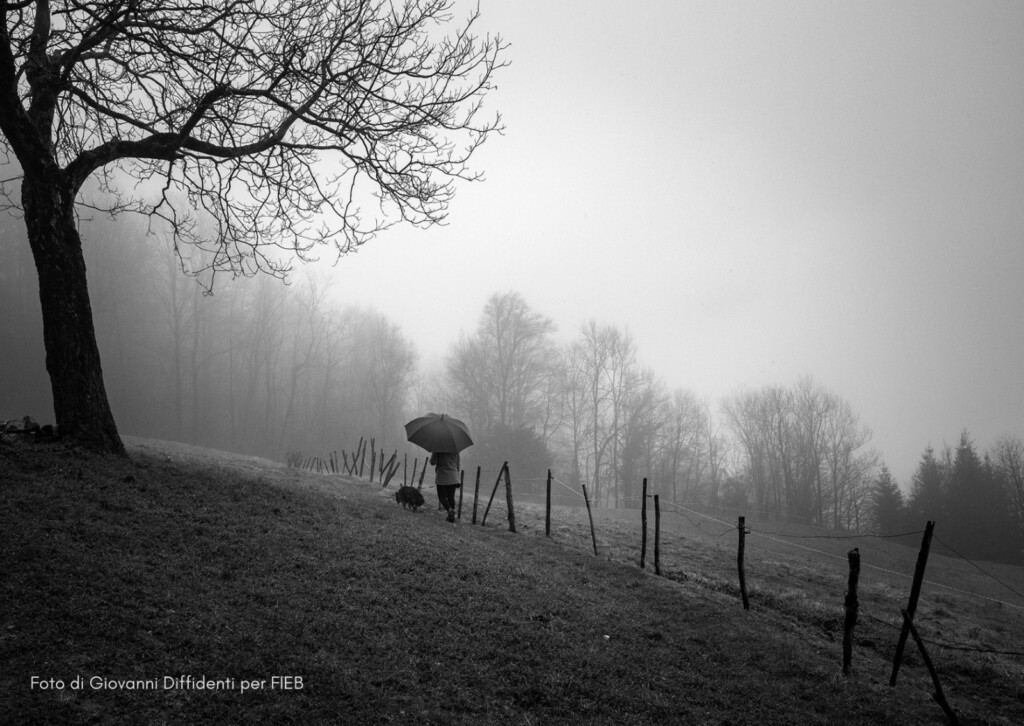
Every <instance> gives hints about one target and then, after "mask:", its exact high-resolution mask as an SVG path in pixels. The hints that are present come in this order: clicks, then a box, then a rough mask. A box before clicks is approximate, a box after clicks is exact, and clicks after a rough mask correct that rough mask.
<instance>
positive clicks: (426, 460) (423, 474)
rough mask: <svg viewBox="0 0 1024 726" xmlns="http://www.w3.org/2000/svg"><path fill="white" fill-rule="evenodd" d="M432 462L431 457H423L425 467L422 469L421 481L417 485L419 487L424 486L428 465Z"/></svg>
mask: <svg viewBox="0 0 1024 726" xmlns="http://www.w3.org/2000/svg"><path fill="white" fill-rule="evenodd" d="M429 463H430V457H429V456H427V457H425V458H424V459H423V468H422V469H421V470H420V483H419V485H418V486H417V487H416V488H417V489H422V488H423V477H425V476H426V475H427V465H428V464H429Z"/></svg>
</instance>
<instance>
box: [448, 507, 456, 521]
mask: <svg viewBox="0 0 1024 726" xmlns="http://www.w3.org/2000/svg"><path fill="white" fill-rule="evenodd" d="M448 521H449V522H455V510H454V509H449V510H448Z"/></svg>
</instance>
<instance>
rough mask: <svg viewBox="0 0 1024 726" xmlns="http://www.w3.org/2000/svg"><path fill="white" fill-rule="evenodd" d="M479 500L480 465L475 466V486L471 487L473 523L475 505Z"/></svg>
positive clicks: (474, 520) (474, 519)
mask: <svg viewBox="0 0 1024 726" xmlns="http://www.w3.org/2000/svg"><path fill="white" fill-rule="evenodd" d="M479 501H480V467H479V466H478V467H477V468H476V486H475V487H474V488H473V524H476V505H477V503H478V502H479Z"/></svg>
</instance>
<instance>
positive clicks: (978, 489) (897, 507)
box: [873, 431, 1024, 563]
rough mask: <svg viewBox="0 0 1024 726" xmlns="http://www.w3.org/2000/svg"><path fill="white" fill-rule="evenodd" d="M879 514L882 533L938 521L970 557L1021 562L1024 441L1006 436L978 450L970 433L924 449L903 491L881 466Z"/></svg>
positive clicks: (876, 493)
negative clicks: (953, 443)
mask: <svg viewBox="0 0 1024 726" xmlns="http://www.w3.org/2000/svg"><path fill="white" fill-rule="evenodd" d="M873 507H874V519H875V522H876V526H877V531H878V533H879V534H883V535H893V534H899V533H901V532H906V531H912V530H917V529H920V528H921V526H922V525H923V523H924V522H926V521H928V520H933V521H937V522H938V524H937V525H936V532H937V533H938V534H939V535H940V536H941V539H942V541H943V542H944V543H946V544H948V546H949V547H952V548H953V549H954V550H956V552H958V553H960V554H962V555H963V556H965V557H971V558H977V559H987V560H999V561H1003V562H1014V563H1020V562H1021V552H1022V548H1024V442H1022V441H1021V439H1019V438H1015V437H1011V436H1004V437H1002V438H1000V439H999V440H998V441H997V442H996V443H995V445H994V446H993V447H992V449H990V450H989V451H988V452H986V453H985V454H984V455H979V454H978V451H977V449H976V448H975V445H974V442H973V441H972V440H971V438H970V435H969V434H968V433H967V432H966V431H965V432H963V433H962V434H961V435H960V441H959V443H958V444H957V446H956V448H955V449H953V448H951V447H948V446H947V447H945V448H944V449H943V450H942V452H941V453H939V454H936V452H935V450H934V449H933V448H932V447H931V446H929V447H927V448H926V449H925V451H924V453H923V454H922V455H921V461H920V462H919V463H918V466H917V470H916V471H915V472H914V476H913V479H912V481H911V488H910V493H909V495H907V496H904V495H903V492H902V491H901V490H900V488H899V486H898V485H897V483H896V482H895V480H894V479H893V478H892V475H891V474H890V472H889V470H888V469H887V468H886V467H884V466H883V467H882V468H881V470H880V472H879V473H878V475H877V477H876V479H875V482H874V485H873Z"/></svg>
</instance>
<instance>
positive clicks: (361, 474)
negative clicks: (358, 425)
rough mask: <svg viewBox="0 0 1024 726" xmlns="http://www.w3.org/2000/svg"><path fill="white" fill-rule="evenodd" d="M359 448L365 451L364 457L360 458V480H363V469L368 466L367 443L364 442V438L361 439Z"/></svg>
mask: <svg viewBox="0 0 1024 726" xmlns="http://www.w3.org/2000/svg"><path fill="white" fill-rule="evenodd" d="M359 446H360V448H362V450H363V454H362V456H361V457H360V458H359V478H360V479H362V478H363V468H364V467H365V466H366V442H365V441H363V437H361V436H360V437H359Z"/></svg>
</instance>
